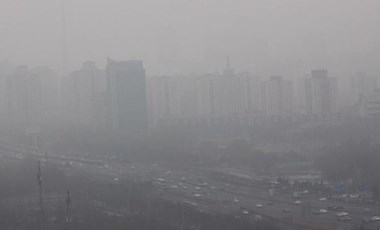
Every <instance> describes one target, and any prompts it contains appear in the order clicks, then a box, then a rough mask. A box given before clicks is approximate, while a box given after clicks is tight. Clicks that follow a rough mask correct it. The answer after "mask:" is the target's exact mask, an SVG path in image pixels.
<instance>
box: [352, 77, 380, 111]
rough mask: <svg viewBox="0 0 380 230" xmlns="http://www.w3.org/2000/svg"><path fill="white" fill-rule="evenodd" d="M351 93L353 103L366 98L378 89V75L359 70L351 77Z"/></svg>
mask: <svg viewBox="0 0 380 230" xmlns="http://www.w3.org/2000/svg"><path fill="white" fill-rule="evenodd" d="M350 83H351V93H352V102H353V104H359V103H361V102H363V101H364V100H366V99H367V98H368V97H369V95H371V94H372V93H373V92H374V91H375V89H377V77H375V76H370V75H368V74H367V73H366V72H358V73H356V74H355V75H353V76H352V77H351V82H350Z"/></svg>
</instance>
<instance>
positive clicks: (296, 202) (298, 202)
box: [294, 200, 302, 205]
mask: <svg viewBox="0 0 380 230" xmlns="http://www.w3.org/2000/svg"><path fill="white" fill-rule="evenodd" d="M294 204H297V205H300V204H302V201H300V200H296V201H294Z"/></svg>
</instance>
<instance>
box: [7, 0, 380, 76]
mask: <svg viewBox="0 0 380 230" xmlns="http://www.w3.org/2000/svg"><path fill="white" fill-rule="evenodd" d="M65 5H66V18H67V43H68V54H69V55H68V57H69V70H74V69H77V68H79V66H80V65H81V63H82V62H83V61H85V60H94V61H96V62H97V64H98V66H100V67H103V66H104V64H105V58H106V57H107V56H109V57H112V58H115V59H131V58H133V59H143V60H144V64H145V66H146V69H147V71H148V74H151V75H152V74H154V75H156V74H165V73H169V74H171V73H181V72H184V73H189V72H214V71H216V70H219V69H221V68H222V66H223V65H224V60H225V56H226V55H227V54H229V55H230V56H231V59H232V64H233V67H234V68H236V69H239V70H249V71H253V72H256V73H258V74H260V75H271V74H283V75H285V76H289V77H291V76H297V77H299V76H302V75H303V74H304V73H307V72H309V70H310V69H312V68H327V69H329V70H330V72H332V73H333V74H334V75H337V76H345V75H346V74H350V73H351V72H355V71H358V70H367V71H368V72H370V73H376V74H377V73H378V72H380V65H379V62H380V27H379V22H380V14H379V12H380V1H377V0H360V1H359V0H66V1H65ZM60 7H61V2H60V1H59V0H33V1H31V0H1V1H0V17H1V18H2V20H0V32H1V37H0V44H1V46H0V60H4V59H7V60H9V61H11V62H14V63H16V64H28V65H49V66H52V67H54V68H57V69H61V56H62V55H61V13H60V12H61V9H60Z"/></svg>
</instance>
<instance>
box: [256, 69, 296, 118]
mask: <svg viewBox="0 0 380 230" xmlns="http://www.w3.org/2000/svg"><path fill="white" fill-rule="evenodd" d="M262 90H263V96H262V98H263V114H264V115H265V116H269V117H277V118H280V117H285V116H290V115H292V113H293V88H292V82H291V81H289V80H285V79H283V78H282V77H281V76H272V77H271V78H270V79H269V80H268V81H265V82H263V87H262Z"/></svg>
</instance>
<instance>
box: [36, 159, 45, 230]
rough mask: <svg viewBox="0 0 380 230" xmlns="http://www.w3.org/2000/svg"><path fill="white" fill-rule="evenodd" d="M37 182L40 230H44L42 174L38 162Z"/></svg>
mask: <svg viewBox="0 0 380 230" xmlns="http://www.w3.org/2000/svg"><path fill="white" fill-rule="evenodd" d="M37 182H38V188H39V195H40V196H39V198H40V199H39V201H40V212H41V213H40V215H41V217H40V218H41V219H40V222H41V230H44V229H45V214H44V206H43V199H42V173H41V163H40V161H38V165H37Z"/></svg>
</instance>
